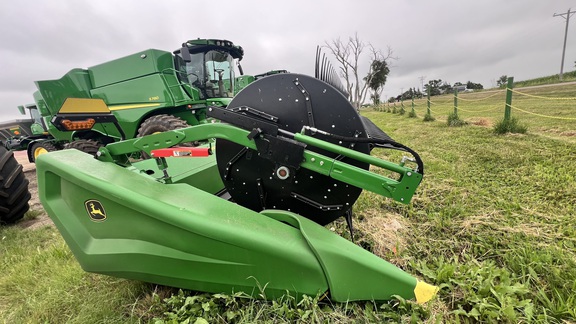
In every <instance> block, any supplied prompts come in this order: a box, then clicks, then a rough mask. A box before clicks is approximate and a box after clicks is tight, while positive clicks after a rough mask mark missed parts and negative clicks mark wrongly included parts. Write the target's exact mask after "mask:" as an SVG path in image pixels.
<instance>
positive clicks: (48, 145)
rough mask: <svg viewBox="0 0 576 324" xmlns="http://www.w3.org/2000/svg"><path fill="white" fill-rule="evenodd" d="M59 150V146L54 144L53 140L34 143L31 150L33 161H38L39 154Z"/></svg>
mask: <svg viewBox="0 0 576 324" xmlns="http://www.w3.org/2000/svg"><path fill="white" fill-rule="evenodd" d="M54 151H58V148H57V147H56V146H54V144H52V142H36V143H34V144H32V149H31V150H30V157H31V158H32V161H31V162H36V159H37V158H38V156H39V155H41V154H44V153H48V152H54Z"/></svg>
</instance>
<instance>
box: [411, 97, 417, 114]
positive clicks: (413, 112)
mask: <svg viewBox="0 0 576 324" xmlns="http://www.w3.org/2000/svg"><path fill="white" fill-rule="evenodd" d="M412 114H413V115H414V114H416V112H415V111H414V96H412Z"/></svg>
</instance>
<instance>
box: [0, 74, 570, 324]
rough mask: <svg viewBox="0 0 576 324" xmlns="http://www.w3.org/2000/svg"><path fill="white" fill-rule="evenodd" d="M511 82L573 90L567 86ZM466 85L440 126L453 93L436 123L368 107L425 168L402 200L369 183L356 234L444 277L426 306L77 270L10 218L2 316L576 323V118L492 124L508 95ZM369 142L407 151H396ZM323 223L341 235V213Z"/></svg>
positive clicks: (560, 92) (549, 92)
mask: <svg viewBox="0 0 576 324" xmlns="http://www.w3.org/2000/svg"><path fill="white" fill-rule="evenodd" d="M518 91H521V92H523V93H524V92H525V93H528V94H530V95H533V96H543V97H550V98H554V97H576V87H575V86H574V85H572V86H567V85H564V86H558V87H553V88H532V89H524V90H523V89H520V90H518ZM488 96H492V97H490V98H488V99H484V98H486V97H488ZM460 97H461V99H468V100H470V101H465V100H461V101H460V102H459V106H460V107H461V111H459V115H460V117H461V118H462V119H463V120H464V121H466V122H468V124H467V125H466V126H463V127H448V126H447V125H446V116H447V114H448V113H449V112H451V111H452V109H453V97H452V96H443V97H433V99H432V101H433V102H434V104H433V105H432V110H433V115H434V117H435V118H436V121H433V122H423V120H422V117H423V115H424V112H425V102H424V101H418V102H416V105H417V106H416V113H417V115H418V118H408V114H405V115H399V114H392V113H387V112H383V111H374V110H373V109H367V110H366V111H364V112H363V114H364V115H365V116H367V117H369V118H370V119H372V120H373V121H374V122H375V123H376V124H377V125H379V126H380V127H381V128H382V129H384V130H385V131H386V132H387V133H389V134H390V135H391V136H392V137H393V138H394V139H395V140H397V141H399V142H401V143H404V144H406V145H408V146H410V147H412V148H413V149H415V150H416V151H417V152H419V154H420V155H421V157H422V159H423V160H424V162H425V166H426V170H425V171H426V174H425V177H424V180H423V182H422V184H421V186H420V188H419V189H418V190H417V192H416V196H415V198H414V199H413V201H412V204H411V205H408V206H406V205H401V204H399V203H394V202H392V201H390V200H388V199H385V198H383V197H380V196H377V195H375V194H371V193H366V192H365V193H363V194H362V195H361V197H360V199H359V200H358V202H357V203H356V206H355V218H356V219H355V226H356V228H357V231H356V242H357V243H358V244H360V245H361V246H363V247H364V248H366V249H369V250H371V251H372V252H373V253H375V254H377V255H379V256H381V257H383V258H385V259H387V260H390V261H391V262H392V263H394V264H395V265H397V266H398V267H400V268H403V269H405V270H406V271H408V272H409V273H412V274H414V275H415V276H418V277H419V278H421V279H423V280H424V281H427V282H429V283H432V284H435V285H438V286H439V287H440V288H441V290H440V292H439V294H438V297H437V298H436V299H434V300H433V301H431V302H430V303H428V304H426V305H423V306H420V305H416V304H414V303H413V302H410V301H404V300H400V299H399V300H393V301H391V302H388V303H371V302H367V303H350V304H332V303H330V302H329V301H326V300H319V298H318V297H317V296H311V297H310V298H307V299H304V300H303V301H301V302H299V303H296V302H295V301H294V300H289V299H287V300H281V301H274V302H263V301H259V300H251V299H248V298H245V297H244V296H242V295H240V294H239V295H235V296H224V295H209V294H194V293H192V292H180V291H178V290H176V289H170V288H166V287H158V286H154V285H151V284H146V283H141V282H135V281H129V280H122V279H116V278H110V277H106V276H100V275H94V274H88V273H85V272H83V271H82V270H81V269H80V267H79V266H78V264H77V263H76V261H75V260H74V257H73V256H72V255H71V253H70V251H69V249H68V248H67V247H66V245H65V244H64V242H63V240H62V239H61V237H60V235H59V234H58V232H57V231H56V230H55V229H54V228H52V227H45V228H41V229H37V230H24V229H21V228H19V227H18V226H12V227H4V228H0V273H2V275H1V276H0V321H3V322H6V323H40V322H46V323H62V322H70V323H127V322H128V323H129V322H158V323H177V322H185V321H186V320H188V322H189V323H206V322H208V323H218V322H220V323H251V322H270V323H292V322H336V323H349V322H354V323H363V322H365V323H369V322H386V321H391V322H430V323H443V322H478V321H480V322H487V323H494V322H510V323H518V322H536V323H573V322H575V321H576V294H574V291H576V228H575V226H574V223H575V220H576V207H575V206H576V186H575V185H574V181H575V175H576V172H575V171H574V170H576V159H575V157H576V143H575V141H576V140H575V139H576V120H565V119H554V118H545V117H540V116H536V115H531V114H528V113H523V112H520V111H516V110H513V111H512V114H513V116H516V117H518V118H519V120H520V121H521V122H522V123H525V124H526V125H527V127H528V132H527V134H522V135H518V134H511V135H495V134H494V133H493V129H492V127H491V126H492V125H493V124H494V123H495V122H497V120H498V119H500V118H502V116H503V110H504V93H503V92H501V93H500V92H488V91H486V92H479V93H466V94H461V95H460ZM480 99H482V100H480ZM472 100H476V101H472ZM460 104H461V105H460ZM575 104H576V102H575V101H573V100H548V99H542V98H534V97H524V96H523V97H520V95H518V94H515V95H514V99H513V104H512V105H513V106H515V107H518V108H520V109H523V110H526V111H529V112H533V113H538V114H542V115H549V116H557V117H562V118H570V117H572V118H576V107H575ZM405 105H406V110H407V111H410V103H409V102H408V103H405ZM384 109H386V108H384ZM374 154H376V155H378V156H380V157H383V158H386V159H391V160H392V161H398V160H399V159H400V158H401V155H400V154H399V153H396V152H391V151H384V150H378V151H374ZM331 226H332V227H334V228H335V230H336V231H338V232H340V233H342V235H344V236H348V234H347V233H346V229H345V223H344V222H343V221H339V222H336V223H334V224H332V225H331Z"/></svg>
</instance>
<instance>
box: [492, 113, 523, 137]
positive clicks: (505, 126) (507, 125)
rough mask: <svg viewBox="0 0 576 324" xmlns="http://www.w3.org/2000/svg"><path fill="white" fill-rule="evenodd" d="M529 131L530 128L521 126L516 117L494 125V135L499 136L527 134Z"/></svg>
mask: <svg viewBox="0 0 576 324" xmlns="http://www.w3.org/2000/svg"><path fill="white" fill-rule="evenodd" d="M527 131H528V127H527V126H526V125H524V124H521V123H520V122H519V121H518V118H515V117H510V118H509V119H505V118H504V119H502V120H500V121H499V122H498V123H496V125H494V133H496V134H499V135H502V134H506V133H517V134H526V132H527Z"/></svg>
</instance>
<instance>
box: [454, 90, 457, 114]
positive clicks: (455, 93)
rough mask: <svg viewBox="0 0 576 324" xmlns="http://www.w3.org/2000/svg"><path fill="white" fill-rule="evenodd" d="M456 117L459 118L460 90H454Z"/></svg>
mask: <svg viewBox="0 0 576 324" xmlns="http://www.w3.org/2000/svg"><path fill="white" fill-rule="evenodd" d="M454 115H455V116H456V117H458V88H454Z"/></svg>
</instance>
